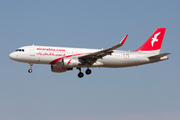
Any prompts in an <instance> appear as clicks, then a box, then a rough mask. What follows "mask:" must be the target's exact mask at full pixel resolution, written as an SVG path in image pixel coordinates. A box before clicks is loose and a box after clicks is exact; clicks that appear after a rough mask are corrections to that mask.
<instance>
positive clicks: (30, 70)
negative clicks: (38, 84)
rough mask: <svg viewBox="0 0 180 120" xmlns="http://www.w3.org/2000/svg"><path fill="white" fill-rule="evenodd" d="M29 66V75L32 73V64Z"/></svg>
mask: <svg viewBox="0 0 180 120" xmlns="http://www.w3.org/2000/svg"><path fill="white" fill-rule="evenodd" d="M29 64H30V69H29V70H28V72H29V73H32V66H33V64H32V63H29Z"/></svg>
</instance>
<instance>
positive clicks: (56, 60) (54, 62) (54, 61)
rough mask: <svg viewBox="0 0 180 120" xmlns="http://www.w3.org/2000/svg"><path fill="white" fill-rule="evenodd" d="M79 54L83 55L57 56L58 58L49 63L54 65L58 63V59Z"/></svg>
mask: <svg viewBox="0 0 180 120" xmlns="http://www.w3.org/2000/svg"><path fill="white" fill-rule="evenodd" d="M78 55H81V54H74V55H67V56H63V57H60V58H57V59H55V60H53V61H51V62H50V63H49V64H51V65H54V64H56V63H57V62H58V61H60V60H62V59H63V58H68V57H72V56H78Z"/></svg>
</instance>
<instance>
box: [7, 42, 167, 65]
mask: <svg viewBox="0 0 180 120" xmlns="http://www.w3.org/2000/svg"><path fill="white" fill-rule="evenodd" d="M96 51H100V49H86V48H68V47H50V46H34V45H33V46H24V47H21V48H19V49H18V50H17V51H15V52H13V53H11V54H10V58H11V59H13V60H15V61H18V62H24V63H31V64H51V65H61V64H62V61H61V60H62V58H66V57H68V58H71V59H75V60H76V59H77V60H78V57H79V56H82V55H86V54H90V53H93V52H96ZM152 55H154V54H153V53H146V52H138V51H136V52H134V51H133V52H131V51H118V50H114V52H113V53H112V54H111V55H107V56H105V57H103V58H102V59H98V60H97V61H96V62H95V63H94V64H93V65H91V66H89V67H108V68H120V67H130V66H137V65H142V64H148V63H153V62H158V61H162V60H166V59H168V57H167V56H164V57H161V58H160V59H159V58H158V59H150V58H148V57H149V56H152ZM76 67H85V66H84V65H78V66H76Z"/></svg>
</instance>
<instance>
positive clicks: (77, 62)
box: [9, 28, 170, 78]
mask: <svg viewBox="0 0 180 120" xmlns="http://www.w3.org/2000/svg"><path fill="white" fill-rule="evenodd" d="M165 30H166V28H157V30H156V31H155V32H154V33H153V34H152V35H151V36H150V37H149V39H148V40H147V41H146V42H145V43H144V44H143V45H142V46H141V47H140V48H139V49H137V50H135V51H120V50H115V49H117V48H119V47H121V46H122V45H123V44H124V43H125V41H126V38H127V37H128V35H126V36H125V37H124V38H123V39H122V41H121V42H120V43H119V44H117V45H115V46H113V47H110V48H107V49H86V48H69V47H51V46H36V45H32V46H24V47H20V48H18V49H17V50H16V51H14V52H12V53H11V54H10V55H9V57H10V58H11V59H12V60H15V61H18V62H23V63H29V64H30V69H29V70H28V72H29V73H31V72H32V66H33V64H48V65H50V66H51V71H52V72H57V73H62V72H66V71H70V70H73V68H76V69H78V70H79V73H78V77H79V78H82V77H83V76H84V73H83V72H82V71H81V68H87V69H86V71H85V73H86V74H87V75H89V74H91V69H90V68H93V67H106V68H122V67H131V66H138V65H144V64H149V63H154V62H159V61H163V60H167V59H168V56H167V55H169V54H170V53H163V54H160V49H161V45H162V41H163V38H164V34H165Z"/></svg>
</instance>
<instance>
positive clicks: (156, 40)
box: [136, 28, 166, 54]
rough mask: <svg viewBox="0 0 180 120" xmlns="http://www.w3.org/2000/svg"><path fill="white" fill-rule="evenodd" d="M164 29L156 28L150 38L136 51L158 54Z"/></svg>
mask: <svg viewBox="0 0 180 120" xmlns="http://www.w3.org/2000/svg"><path fill="white" fill-rule="evenodd" d="M165 31H166V28H157V30H156V31H155V32H154V33H153V34H152V35H151V37H150V38H149V39H148V40H147V41H146V42H145V43H144V44H143V45H142V46H141V47H140V48H139V49H137V50H136V51H143V52H152V53H156V54H159V52H160V49H161V44H162V41H163V38H164V34H165Z"/></svg>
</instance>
